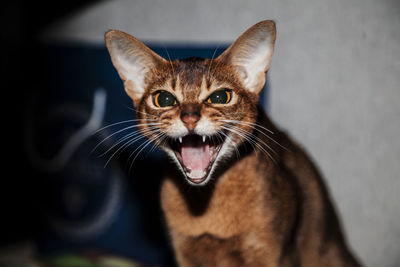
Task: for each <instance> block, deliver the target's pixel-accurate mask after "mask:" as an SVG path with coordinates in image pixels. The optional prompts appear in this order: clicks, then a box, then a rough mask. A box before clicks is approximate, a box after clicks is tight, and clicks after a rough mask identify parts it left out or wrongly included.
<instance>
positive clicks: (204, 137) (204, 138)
mask: <svg viewBox="0 0 400 267" xmlns="http://www.w3.org/2000/svg"><path fill="white" fill-rule="evenodd" d="M205 142H206V136H205V135H203V143H205Z"/></svg>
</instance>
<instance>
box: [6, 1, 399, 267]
mask: <svg viewBox="0 0 400 267" xmlns="http://www.w3.org/2000/svg"><path fill="white" fill-rule="evenodd" d="M0 12H1V25H2V26H3V27H2V34H1V35H0V37H1V46H2V58H1V73H2V83H1V84H2V99H3V100H4V102H3V105H2V114H3V122H2V129H3V130H2V133H3V139H2V140H3V145H2V148H3V149H2V151H3V154H4V158H5V160H3V164H2V166H4V167H5V169H4V170H3V174H2V175H1V176H2V177H1V179H0V210H1V213H2V215H1V223H2V225H1V228H0V237H1V239H0V265H5V266H12V264H14V266H17V264H20V265H18V266H35V264H37V263H38V262H45V263H46V264H48V265H50V266H53V265H54V266H77V264H78V263H79V264H87V266H132V264H139V263H140V264H142V265H147V266H173V265H174V261H173V257H172V256H171V249H170V247H169V245H168V242H167V241H166V240H167V234H166V233H165V231H164V226H163V222H162V215H161V212H160V208H159V205H158V201H159V199H158V190H159V177H160V173H161V171H162V158H163V155H162V154H161V153H160V152H159V151H157V150H154V149H152V148H149V147H144V145H142V144H143V140H141V139H139V138H137V139H136V142H132V143H128V142H127V141H128V139H124V137H125V136H126V134H128V133H131V132H132V130H133V129H134V121H129V120H132V119H134V114H133V110H132V108H133V107H132V103H131V102H130V100H129V98H128V97H127V96H126V95H125V93H124V92H123V89H122V83H121V81H120V80H119V78H118V76H117V73H116V71H115V70H114V69H113V67H112V65H111V61H110V59H109V57H108V54H107V51H106V48H105V45H104V40H103V36H104V33H105V32H106V31H107V30H109V29H118V30H122V31H125V32H128V33H130V34H132V35H134V36H135V37H137V38H138V39H140V40H142V41H144V42H145V43H146V44H148V45H149V46H150V47H151V48H152V49H154V50H155V51H156V52H157V53H159V54H160V55H162V56H164V57H166V58H168V57H170V58H182V57H187V56H192V55H197V56H203V57H212V56H213V54H214V52H215V55H218V54H219V53H220V52H221V51H223V49H224V48H226V47H227V45H229V43H230V42H232V41H233V40H235V39H236V38H237V37H238V36H239V35H240V34H241V33H242V32H243V31H244V30H246V29H247V28H248V27H250V26H252V25H253V24H255V23H257V22H259V21H261V20H264V19H273V20H275V21H276V23H277V41H276V49H275V55H274V57H273V60H272V65H271V68H270V71H269V73H268V86H267V87H266V88H265V91H264V95H263V97H262V98H261V104H262V106H263V107H264V109H265V110H266V111H267V112H268V113H269V115H270V116H271V117H272V119H273V120H274V121H275V122H276V123H277V124H278V125H280V126H281V127H282V128H283V129H285V130H287V131H288V132H289V133H290V134H291V135H292V136H293V137H294V138H295V139H296V140H298V141H299V142H300V143H301V144H303V146H304V147H305V148H306V149H307V150H308V152H309V153H310V154H311V156H312V157H313V158H314V159H315V161H316V163H317V165H318V166H319V168H320V169H321V171H322V173H323V175H324V177H325V181H326V183H327V185H328V187H329V189H330V192H331V195H332V197H333V199H334V200H335V205H336V207H337V209H338V212H339V214H340V216H341V219H342V223H343V226H344V229H345V232H346V233H347V238H348V241H349V243H350V246H351V248H352V249H353V251H354V252H355V254H356V255H357V256H358V257H359V258H360V259H361V261H362V262H363V263H364V264H365V265H366V266H398V262H400V245H399V244H400V196H399V192H400V177H399V173H400V164H399V159H400V138H399V135H400V104H399V101H400V2H399V1H397V0H379V1H378V0H337V1H328V0H304V1H292V0H284V1H282V0H281V1H277V0H276V1H272V0H264V1H261V0H260V1H258V0H248V1H229V0H213V1H209V0H203V1H184V0H169V1H161V0H146V1H127V0H126V1H122V0H114V1H94V0H92V1H62V2H53V3H51V2H49V3H46V4H45V3H35V2H26V3H25V1H18V0H17V1H13V2H9V3H7V4H5V5H3V6H2V9H1V11H0ZM131 137H132V138H133V137H135V136H131ZM129 140H132V139H129ZM134 140H135V139H134ZM128 145H129V148H128ZM137 152H140V154H139V156H138V157H136V155H137ZM133 160H134V163H133V164H132V162H133ZM21 264H25V265H21ZM90 264H97V265H90ZM117 264H120V265H117ZM121 264H122V265H121ZM123 264H126V265H123ZM82 266H86V265H82Z"/></svg>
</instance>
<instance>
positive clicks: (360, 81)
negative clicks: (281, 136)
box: [42, 0, 400, 266]
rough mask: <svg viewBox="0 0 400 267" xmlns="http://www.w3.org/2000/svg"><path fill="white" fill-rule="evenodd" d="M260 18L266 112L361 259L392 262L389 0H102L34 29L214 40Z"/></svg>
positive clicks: (393, 62)
mask: <svg viewBox="0 0 400 267" xmlns="http://www.w3.org/2000/svg"><path fill="white" fill-rule="evenodd" d="M263 19H274V20H275V21H276V22H277V28H278V38H277V44H276V54H275V56H274V58H273V62H272V67H271V70H270V81H271V98H270V99H271V101H270V103H269V105H270V110H271V116H272V118H273V119H274V120H275V121H276V122H277V123H278V124H279V125H281V126H282V127H283V128H284V129H287V130H288V131H289V132H290V133H291V134H292V136H293V137H294V138H296V139H297V140H298V141H300V142H301V143H302V144H303V145H304V146H305V147H306V148H307V149H308V151H309V152H310V153H311V155H312V156H313V158H314V159H315V160H316V162H317V164H318V165H319V167H320V169H321V170H322V172H323V174H324V176H325V177H326V181H327V183H328V185H329V188H330V190H331V192H332V195H333V197H334V199H335V201H336V204H337V207H338V209H339V211H340V214H341V215H342V220H343V224H344V227H345V229H346V232H347V233H348V239H349V241H350V244H351V246H352V248H353V249H354V251H355V252H356V253H357V254H358V255H359V257H360V258H361V259H362V261H363V262H364V263H365V264H366V265H367V266H398V264H399V262H400V197H399V193H400V179H399V178H400V177H399V173H400V161H399V159H400V138H399V137H398V136H399V135H400V105H399V103H398V102H399V101H400V2H399V1H396V0H376V1H373V0H336V1H328V0H306V1H296V0H280V1H279V0H276V1H273V0H266V1H255V0H254V1H229V0H203V1H185V0H172V1H161V0H160V1H157V0H147V1H106V2H101V3H99V4H96V5H94V6H90V7H87V8H85V9H84V10H81V11H80V12H78V13H76V14H74V15H72V16H71V17H68V18H64V19H62V20H60V21H59V22H58V23H56V24H54V25H53V26H52V27H51V28H49V29H47V31H45V32H44V33H43V35H42V38H43V39H44V40H47V41H49V40H53V41H54V40H59V41H65V40H68V41H71V40H72V41H77V42H81V41H83V42H93V43H96V44H101V45H103V34H104V32H105V31H106V30H108V29H111V28H115V29H120V30H124V31H126V32H129V33H131V34H133V35H135V36H136V37H138V38H139V39H142V40H145V41H161V42H164V43H167V42H176V41H182V42H196V43H210V42H211V43H219V42H227V41H232V40H234V39H235V38H236V37H237V36H238V35H239V34H240V33H241V32H243V31H244V30H245V29H246V28H248V27H249V26H251V25H253V24H254V23H256V22H258V21H260V20H263Z"/></svg>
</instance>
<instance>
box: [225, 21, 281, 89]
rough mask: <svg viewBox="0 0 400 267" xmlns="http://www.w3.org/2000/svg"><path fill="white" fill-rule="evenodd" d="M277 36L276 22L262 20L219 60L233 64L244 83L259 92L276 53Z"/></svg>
mask: <svg viewBox="0 0 400 267" xmlns="http://www.w3.org/2000/svg"><path fill="white" fill-rule="evenodd" d="M275 36H276V30H275V22H273V21H272V20H264V21H261V22H259V23H257V24H255V25H254V26H252V27H251V28H249V29H248V30H247V31H245V32H244V33H243V34H242V35H240V36H239V38H238V39H237V40H236V41H235V42H234V43H233V44H232V45H231V46H230V47H229V48H227V49H226V50H225V51H224V52H223V53H222V54H221V55H220V56H219V57H218V58H217V60H223V61H224V62H226V63H228V64H230V65H232V66H233V67H234V68H235V69H236V71H237V72H238V73H239V74H240V77H241V78H242V82H243V85H244V86H245V87H246V88H247V89H248V90H249V91H250V92H252V93H255V94H258V93H260V91H261V90H262V88H263V86H264V84H265V73H266V72H267V71H268V68H269V65H270V63H271V58H272V54H273V53H274V44H275V38H276V37H275Z"/></svg>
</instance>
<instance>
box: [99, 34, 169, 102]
mask: <svg viewBox="0 0 400 267" xmlns="http://www.w3.org/2000/svg"><path fill="white" fill-rule="evenodd" d="M105 40H106V46H107V49H108V52H109V53H110V56H111V61H112V63H113V65H114V67H115V68H116V69H117V71H118V74H119V76H120V77H121V79H122V80H123V81H124V86H125V91H126V92H127V94H128V95H129V96H130V98H131V99H132V100H133V102H134V104H135V105H136V104H137V103H138V102H139V100H140V99H141V97H142V96H143V93H144V91H145V89H146V79H145V78H146V75H148V73H149V71H150V70H151V69H152V68H154V67H156V66H157V65H158V64H161V63H163V62H165V61H166V60H165V59H163V58H162V57H160V56H159V55H157V54H156V53H155V52H153V51H152V50H151V49H150V48H148V47H147V46H146V45H144V44H143V43H142V42H140V41H139V40H137V39H136V38H134V37H133V36H131V35H129V34H127V33H124V32H121V31H117V30H110V31H108V32H107V33H106V34H105Z"/></svg>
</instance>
